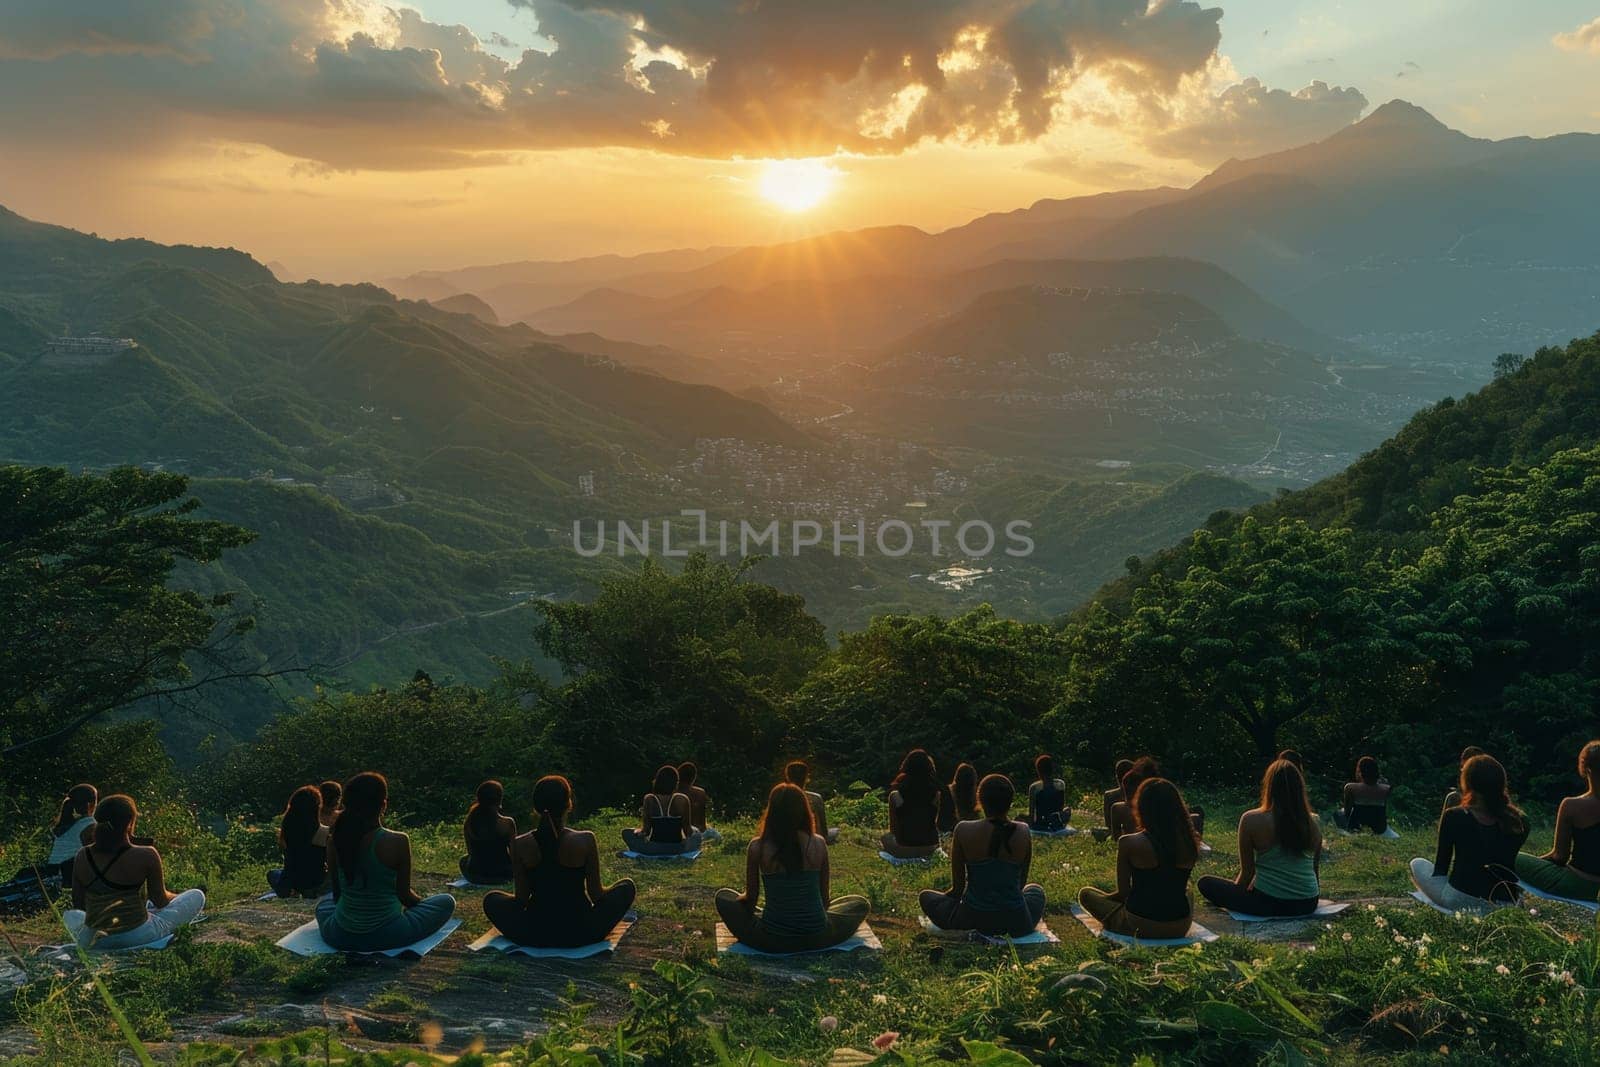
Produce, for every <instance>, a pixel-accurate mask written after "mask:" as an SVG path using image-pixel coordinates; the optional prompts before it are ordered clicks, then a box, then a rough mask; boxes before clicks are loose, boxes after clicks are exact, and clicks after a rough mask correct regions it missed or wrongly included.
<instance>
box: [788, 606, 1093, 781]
mask: <svg viewBox="0 0 1600 1067" xmlns="http://www.w3.org/2000/svg"><path fill="white" fill-rule="evenodd" d="M1066 662H1067V661H1066V643H1065V641H1064V639H1063V637H1062V635H1061V633H1060V631H1058V630H1056V629H1054V628H1053V627H1049V626H1045V625H1042V624H1039V623H1022V622H1015V621H1012V620H1009V619H1002V618H999V617H997V616H996V615H995V612H994V609H993V608H991V607H989V606H988V605H984V606H983V607H980V608H977V609H975V610H973V611H970V612H968V613H966V614H965V615H961V616H958V617H956V618H953V619H945V618H940V617H938V616H925V617H916V616H909V615H891V616H882V617H879V618H876V619H873V620H872V622H871V624H870V625H869V626H868V627H867V628H866V629H865V630H863V631H860V632H859V633H849V634H844V635H841V637H840V640H839V647H838V649H837V650H836V651H835V652H834V653H833V654H832V655H830V656H829V657H828V659H827V660H826V661H825V662H824V663H823V664H822V665H821V666H820V667H818V669H817V670H816V671H815V672H813V674H812V676H811V678H809V679H808V680H807V681H806V684H805V685H804V686H803V687H802V688H801V689H800V690H799V691H798V692H797V693H796V694H795V696H794V698H793V699H792V700H791V701H790V703H789V708H788V711H787V715H788V719H789V733H790V745H791V747H792V748H793V749H794V750H795V751H797V752H800V753H804V754H806V755H808V756H810V757H813V758H814V759H815V761H816V762H817V763H818V764H819V766H820V769H822V770H823V771H825V772H828V773H831V774H832V775H833V777H834V778H835V779H836V780H842V782H844V783H848V782H850V781H853V780H856V779H861V780H865V781H877V782H882V781H885V780H886V779H887V776H888V775H889V773H890V772H891V771H893V769H894V768H895V766H896V765H897V764H898V762H899V760H900V757H901V756H902V755H903V754H904V753H905V751H906V750H907V749H909V748H912V747H922V748H926V749H928V750H929V751H931V752H932V753H933V754H934V755H935V757H936V758H942V759H944V760H945V761H946V762H949V761H952V760H956V759H964V760H971V761H972V762H974V763H976V764H977V765H978V766H979V767H981V768H983V769H984V770H985V771H988V770H1008V771H1010V772H1012V773H1021V772H1022V771H1023V770H1024V769H1025V768H1026V766H1027V764H1028V761H1029V760H1031V758H1032V757H1033V756H1034V755H1035V754H1036V753H1037V752H1038V751H1039V750H1040V747H1045V748H1048V747H1051V746H1049V745H1048V744H1046V743H1045V738H1044V736H1043V734H1044V731H1043V730H1042V729H1041V728H1040V723H1041V720H1042V719H1043V717H1044V716H1045V714H1046V713H1047V712H1048V711H1049V710H1050V708H1051V707H1052V706H1053V705H1054V703H1055V701H1056V696H1057V692H1058V686H1059V680H1060V677H1061V675H1062V673H1063V672H1064V671H1065V669H1066Z"/></svg>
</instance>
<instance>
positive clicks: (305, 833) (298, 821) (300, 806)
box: [278, 785, 322, 848]
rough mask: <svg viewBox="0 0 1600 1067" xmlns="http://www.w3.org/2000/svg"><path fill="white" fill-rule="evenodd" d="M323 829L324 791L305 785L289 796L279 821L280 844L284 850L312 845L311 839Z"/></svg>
mask: <svg viewBox="0 0 1600 1067" xmlns="http://www.w3.org/2000/svg"><path fill="white" fill-rule="evenodd" d="M321 828H322V790H320V789H318V788H317V787H316V786H314V785H303V786H301V787H300V788H299V789H296V790H295V791H294V792H293V793H290V794H289V802H288V803H287V804H285V805H284V806H283V818H281V819H279V820H278V844H279V846H281V847H283V848H301V847H304V846H306V845H309V844H311V839H312V838H313V837H315V836H316V833H317V831H318V830H320V829H321Z"/></svg>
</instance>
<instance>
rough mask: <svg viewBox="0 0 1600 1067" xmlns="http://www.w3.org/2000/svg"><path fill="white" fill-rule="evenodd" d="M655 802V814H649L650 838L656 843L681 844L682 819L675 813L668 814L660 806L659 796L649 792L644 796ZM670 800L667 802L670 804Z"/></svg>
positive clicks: (647, 799)
mask: <svg viewBox="0 0 1600 1067" xmlns="http://www.w3.org/2000/svg"><path fill="white" fill-rule="evenodd" d="M645 800H646V803H648V802H649V801H652V800H653V801H655V802H656V814H654V815H652V816H650V840H651V841H653V842H655V843H656V844H658V845H681V844H683V819H682V818H681V817H679V816H677V815H669V814H668V813H667V810H666V809H665V808H663V807H662V806H661V798H660V797H658V796H656V795H655V794H654V793H651V794H650V795H649V796H648V797H646V798H645ZM670 804H671V802H670V801H669V802H668V805H669V806H670Z"/></svg>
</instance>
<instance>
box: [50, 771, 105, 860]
mask: <svg viewBox="0 0 1600 1067" xmlns="http://www.w3.org/2000/svg"><path fill="white" fill-rule="evenodd" d="M99 801H100V791H99V790H98V789H96V788H95V787H94V786H92V785H90V784H89V783H87V782H81V783H79V784H78V785H75V786H73V787H72V788H71V789H69V790H67V795H66V796H64V797H62V798H61V812H60V814H58V815H57V816H56V821H55V825H54V826H52V827H50V858H49V859H47V860H45V866H46V870H45V872H44V873H45V874H47V875H48V874H49V873H51V872H50V871H49V868H51V867H54V868H55V869H56V870H58V871H60V872H61V883H62V884H63V885H65V884H66V883H68V882H70V881H71V880H72V861H73V860H74V859H76V858H77V856H78V849H80V848H82V847H83V846H84V845H87V844H88V843H89V841H90V839H91V838H92V837H93V836H94V835H93V832H92V831H93V830H94V806H95V805H96V804H97V803H99Z"/></svg>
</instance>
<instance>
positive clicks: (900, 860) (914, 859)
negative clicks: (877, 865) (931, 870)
mask: <svg viewBox="0 0 1600 1067" xmlns="http://www.w3.org/2000/svg"><path fill="white" fill-rule="evenodd" d="M878 858H879V859H881V860H883V861H884V862H885V863H892V864H894V865H895V866H896V867H902V866H904V865H905V864H907V863H931V862H933V861H934V860H947V859H949V858H950V855H949V853H947V852H945V850H944V849H942V848H941V849H940V850H939V851H937V852H935V853H934V854H933V855H931V856H895V855H891V854H890V853H888V852H885V851H883V850H882V849H879V850H878Z"/></svg>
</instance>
